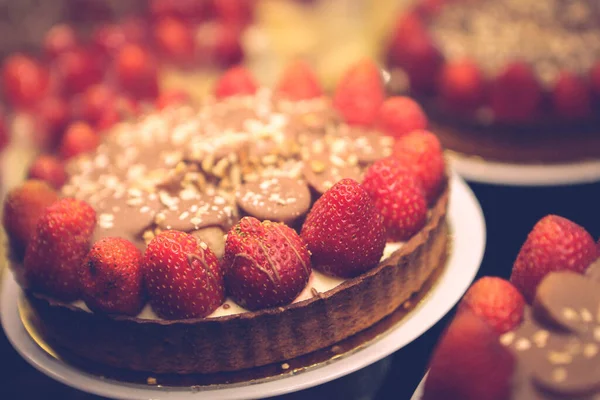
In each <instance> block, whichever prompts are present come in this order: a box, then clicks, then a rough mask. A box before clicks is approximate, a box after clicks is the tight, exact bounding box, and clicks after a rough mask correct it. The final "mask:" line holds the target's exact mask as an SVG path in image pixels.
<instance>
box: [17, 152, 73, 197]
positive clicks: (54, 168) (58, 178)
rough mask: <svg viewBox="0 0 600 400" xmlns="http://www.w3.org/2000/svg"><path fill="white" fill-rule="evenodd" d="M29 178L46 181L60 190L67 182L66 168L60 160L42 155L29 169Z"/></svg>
mask: <svg viewBox="0 0 600 400" xmlns="http://www.w3.org/2000/svg"><path fill="white" fill-rule="evenodd" d="M27 177H28V178H30V179H39V180H42V181H46V182H47V183H49V184H50V185H52V186H53V187H54V188H56V189H60V188H61V187H62V185H64V184H65V182H66V180H67V173H66V171H65V166H64V164H63V163H62V161H61V160H59V159H58V158H56V157H54V156H51V155H47V154H42V155H41V156H38V158H36V159H35V161H34V162H33V163H32V164H31V166H30V167H29V172H28V174H27Z"/></svg>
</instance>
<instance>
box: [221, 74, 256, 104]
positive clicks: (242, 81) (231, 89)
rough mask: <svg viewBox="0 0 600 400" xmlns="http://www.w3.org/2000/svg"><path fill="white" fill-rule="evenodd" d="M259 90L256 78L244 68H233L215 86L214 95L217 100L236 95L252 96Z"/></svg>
mask: <svg viewBox="0 0 600 400" xmlns="http://www.w3.org/2000/svg"><path fill="white" fill-rule="evenodd" d="M257 89H258V84H257V83H256V81H255V80H254V77H253V76H252V74H251V73H250V71H248V70H247V69H246V68H244V67H232V68H230V69H228V70H227V71H225V73H223V75H221V78H219V80H218V81H217V83H216V84H215V89H214V93H215V96H216V97H217V98H220V99H221V98H224V97H230V96H235V95H251V94H254V93H255V92H256V90H257Z"/></svg>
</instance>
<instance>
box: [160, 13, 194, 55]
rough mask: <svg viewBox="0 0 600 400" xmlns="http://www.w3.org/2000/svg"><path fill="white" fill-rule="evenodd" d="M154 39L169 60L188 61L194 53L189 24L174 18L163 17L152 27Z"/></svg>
mask: <svg viewBox="0 0 600 400" xmlns="http://www.w3.org/2000/svg"><path fill="white" fill-rule="evenodd" d="M154 41H155V43H156V47H157V48H158V50H159V51H160V53H161V54H162V55H163V56H164V57H166V58H167V59H169V60H172V61H176V62H189V61H191V58H192V57H193V53H194V38H193V36H192V31H191V29H190V27H189V26H187V25H186V24H184V23H183V22H182V21H181V20H178V19H175V18H163V19H161V20H160V21H158V22H157V23H156V26H155V27H154Z"/></svg>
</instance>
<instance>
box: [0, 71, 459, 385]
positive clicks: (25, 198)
mask: <svg viewBox="0 0 600 400" xmlns="http://www.w3.org/2000/svg"><path fill="white" fill-rule="evenodd" d="M407 110H410V112H407ZM426 126H427V119H426V118H425V117H424V114H423V112H422V110H421V109H420V107H419V106H418V105H417V104H416V103H415V102H414V101H413V100H411V99H410V98H407V97H391V98H387V99H386V98H385V91H384V85H383V80H382V77H381V74H380V69H379V68H378V66H377V65H376V64H374V63H373V62H372V61H369V60H362V61H361V62H359V63H357V64H355V65H353V66H352V67H351V68H350V69H349V70H348V71H347V72H346V73H345V74H344V76H343V77H342V79H341V80H340V82H339V84H338V85H337V87H336V90H335V93H334V94H333V96H332V97H331V98H329V97H327V96H325V95H324V94H323V90H322V88H321V85H320V82H319V81H318V79H316V77H315V74H314V73H313V72H312V70H311V69H310V68H309V67H308V66H307V64H305V63H304V62H301V61H298V62H295V63H293V64H291V65H290V66H289V67H288V68H287V69H286V70H285V72H284V73H283V74H282V76H281V77H280V79H279V81H278V83H277V85H276V86H275V88H274V89H273V90H270V89H267V88H264V87H260V86H259V85H258V84H257V83H256V81H255V79H254V77H253V76H252V75H251V74H250V72H249V71H248V70H246V69H244V68H242V67H234V68H231V69H230V70H228V71H227V72H225V73H224V74H223V75H222V76H221V77H220V78H219V80H218V81H217V82H216V84H215V87H214V91H213V95H212V96H210V97H209V98H206V99H205V100H204V101H203V102H202V104H201V105H199V106H197V107H194V106H190V105H188V104H186V102H185V101H182V99H180V98H176V99H170V101H169V102H167V103H166V104H160V107H157V108H155V109H153V110H149V111H147V112H146V113H145V114H143V115H142V116H141V117H139V118H138V119H135V120H132V121H128V122H122V123H118V124H116V125H114V126H113V127H112V128H111V129H109V130H107V131H106V132H105V133H103V134H98V133H96V132H93V131H91V130H90V129H89V128H86V129H84V128H82V127H81V126H71V128H69V130H68V131H67V133H66V136H65V138H67V141H65V139H63V143H62V144H61V146H60V147H59V149H60V150H59V156H60V157H62V159H63V160H64V161H65V163H66V168H65V169H64V170H61V169H60V168H56V169H54V170H50V169H46V170H44V169H42V171H43V172H44V173H40V174H38V175H36V177H37V178H41V179H31V180H28V181H27V182H25V183H24V184H22V185H21V186H19V187H17V188H15V189H14V190H12V191H11V192H10V193H9V194H8V196H7V199H6V201H5V204H4V215H3V222H4V227H5V229H6V231H7V233H8V237H9V243H10V257H11V264H12V270H13V273H14V274H15V275H16V277H17V279H18V281H19V282H20V284H21V285H22V287H23V289H24V292H25V295H26V301H27V303H28V304H29V306H30V308H31V309H32V311H33V314H34V318H35V320H36V321H37V322H36V323H37V325H38V327H39V331H40V333H41V334H42V336H43V337H44V339H45V340H46V341H47V342H49V343H50V344H51V346H53V347H54V348H55V349H56V351H57V352H59V353H63V354H72V355H75V356H77V357H79V358H82V359H85V360H87V361H88V362H91V363H95V364H100V365H104V366H108V367H111V368H118V369H126V370H136V371H145V372H148V373H153V374H161V373H175V374H190V373H215V372H221V371H238V370H242V369H248V368H254V367H258V366H261V365H266V364H271V363H277V362H283V361H286V360H290V359H293V358H294V357H298V356H301V355H304V354H307V353H310V352H313V351H315V350H318V349H323V348H326V347H330V346H332V345H335V344H336V343H338V342H339V341H341V340H343V339H345V338H348V337H350V336H352V335H354V334H356V333H358V332H360V331H363V330H365V329H367V328H369V327H371V326H373V325H375V324H377V323H378V322H379V321H381V320H382V319H384V318H385V317H386V316H388V315H389V314H391V313H392V312H394V311H395V310H396V309H398V308H399V307H400V306H401V305H402V304H403V303H405V302H406V301H407V300H409V299H411V296H413V295H414V294H417V293H419V292H421V291H423V290H424V287H425V286H424V285H425V283H426V282H427V281H428V280H429V279H430V278H431V277H432V276H434V275H435V273H436V272H437V271H439V270H440V269H441V268H443V266H444V260H445V258H446V253H447V244H448V241H449V236H448V224H447V221H446V212H447V207H448V191H449V185H448V178H447V174H446V171H445V165H444V158H443V154H442V148H441V146H440V143H439V141H438V140H437V138H436V137H435V135H433V134H432V133H430V132H428V131H427V130H425V129H424V128H425V127H426ZM56 171H58V172H59V173H60V174H61V177H64V179H60V180H57V179H55V178H56V173H57V172H56Z"/></svg>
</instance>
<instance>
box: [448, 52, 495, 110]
mask: <svg viewBox="0 0 600 400" xmlns="http://www.w3.org/2000/svg"><path fill="white" fill-rule="evenodd" d="M485 91H486V88H485V78H484V76H483V74H482V73H481V71H480V70H479V67H478V66H477V64H476V63H474V62H473V61H471V60H461V61H456V62H452V63H448V64H446V65H445V66H444V67H443V68H442V70H441V73H440V81H439V95H440V100H441V101H442V104H443V106H444V107H445V108H446V109H448V110H449V111H455V112H460V113H471V112H473V111H475V110H476V109H477V107H479V106H481V105H482V103H483V101H484V99H485Z"/></svg>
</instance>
